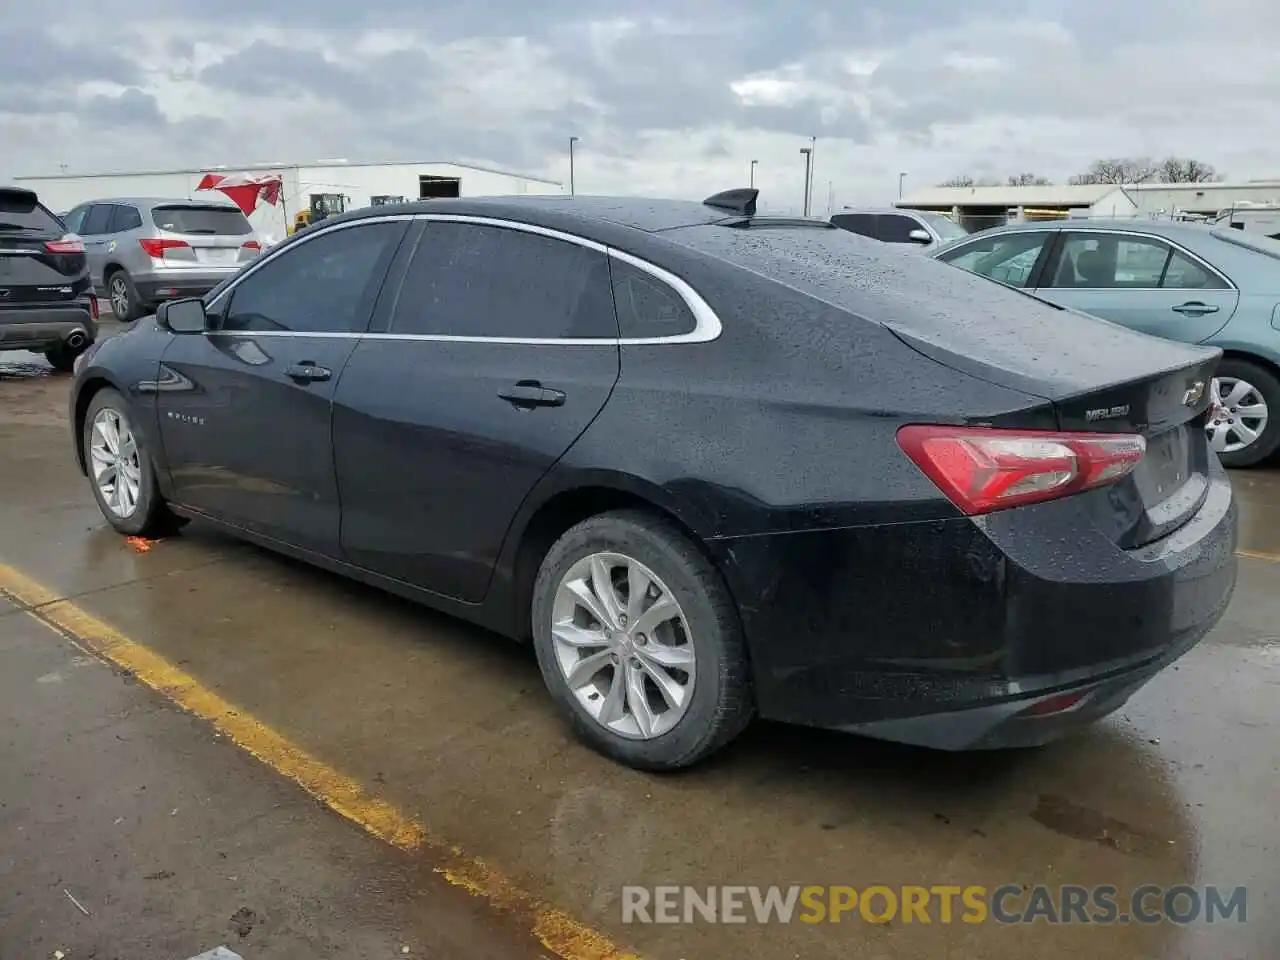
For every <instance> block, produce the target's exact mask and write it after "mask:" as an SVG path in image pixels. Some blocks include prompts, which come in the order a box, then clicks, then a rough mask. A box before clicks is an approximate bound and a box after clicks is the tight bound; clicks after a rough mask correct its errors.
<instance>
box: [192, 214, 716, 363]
mask: <svg viewBox="0 0 1280 960" xmlns="http://www.w3.org/2000/svg"><path fill="white" fill-rule="evenodd" d="M403 220H414V221H419V222H431V221H437V222H445V223H474V224H479V225H481V226H492V227H500V228H502V229H506V230H516V231H519V232H522V233H532V234H537V235H538V236H543V237H549V238H551V239H553V240H563V241H565V242H566V243H572V244H575V245H577V246H580V247H585V248H586V249H588V250H595V251H597V252H599V253H603V254H604V255H605V256H607V257H610V258H611V259H614V260H618V261H620V262H622V263H626V264H629V265H630V266H633V267H635V268H636V269H637V270H640V271H642V272H644V273H647V274H648V275H649V276H651V277H653V278H654V279H656V280H658V281H660V282H662V283H664V284H666V285H667V286H669V287H670V288H671V289H673V290H674V291H675V292H676V294H677V295H678V296H679V297H680V299H681V300H683V301H684V303H685V306H687V307H688V308H689V311H690V313H692V314H693V319H694V326H693V329H692V330H690V331H689V332H688V333H680V334H673V335H671V336H666V337H471V336H453V335H451V334H434V333H431V334H428V333H355V332H337V333H319V332H317V333H311V332H307V331H302V330H209V331H206V332H205V335H206V336H220V337H241V336H245V337H322V338H326V339H342V338H347V337H363V338H366V339H369V340H407V341H423V342H428V343H502V344H526V345H531V346H570V347H572V346H584V347H601V346H608V347H619V346H654V345H666V344H679V343H710V342H711V341H713V340H715V339H717V338H718V337H719V336H720V334H721V333H723V332H724V326H723V324H722V323H721V322H720V318H719V316H717V315H716V312H715V311H714V310H713V309H712V308H711V305H710V304H708V303H707V302H706V300H704V299H703V298H702V297H701V295H699V293H698V292H697V291H696V290H694V289H693V287H692V286H691V285H690V284H689V283H688V282H686V281H685V280H684V279H682V278H681V277H678V276H676V274H674V273H672V272H671V271H669V270H665V269H663V268H662V267H659V266H657V265H656V264H653V263H650V262H649V261H647V260H643V259H641V258H640V257H637V256H634V255H632V254H630V253H627V252H625V251H623V250H618V249H615V248H613V247H610V246H608V245H606V244H603V243H598V242H596V241H595V240H589V239H587V238H586V237H579V236H576V235H574V234H572V233H565V232H564V231H561V230H553V229H551V228H550V227H542V226H538V225H536V224H532V223H520V222H519V221H516V220H504V219H502V218H499V217H484V216H476V215H471V214H461V213H413V214H405V213H401V214H387V215H385V216H373V217H361V218H360V219H358V220H350V221H347V222H345V223H338V224H333V225H332V226H327V227H319V228H316V227H312V228H310V229H308V231H307V233H306V234H304V235H303V236H302V237H301V238H300V239H298V240H296V241H295V242H294V243H291V244H289V245H288V246H285V247H284V248H283V249H281V248H280V247H277V248H275V249H274V250H272V251H271V252H269V253H265V254H262V255H260V256H259V257H258V259H257V261H256V262H255V263H254V264H253V265H252V266H251V267H249V268H248V269H246V270H245V272H244V273H243V274H241V275H240V276H238V277H236V278H235V280H233V281H232V282H231V283H229V284H228V285H227V286H226V287H225V288H224V289H223V290H221V291H219V293H218V295H217V296H216V297H215V298H214V299H213V300H211V301H209V303H208V305H207V309H209V310H213V309H214V307H215V306H216V305H217V303H218V302H219V301H221V300H222V299H223V298H224V297H226V296H228V295H229V294H230V293H231V292H232V291H234V290H235V288H236V287H238V286H239V285H240V284H241V283H243V282H244V281H245V280H247V279H249V277H251V276H253V275H254V274H255V273H256V272H257V271H258V270H260V269H261V268H262V267H263V266H265V265H266V264H268V263H270V262H271V261H272V260H274V259H275V258H276V257H278V256H280V255H281V254H284V253H287V252H288V251H289V250H291V249H292V248H293V247H294V246H295V245H296V244H302V243H309V242H310V241H311V240H314V239H315V238H316V237H320V236H324V235H325V234H327V233H331V232H333V231H335V230H346V229H349V228H352V227H358V226H363V225H365V224H372V223H389V222H395V221H403Z"/></svg>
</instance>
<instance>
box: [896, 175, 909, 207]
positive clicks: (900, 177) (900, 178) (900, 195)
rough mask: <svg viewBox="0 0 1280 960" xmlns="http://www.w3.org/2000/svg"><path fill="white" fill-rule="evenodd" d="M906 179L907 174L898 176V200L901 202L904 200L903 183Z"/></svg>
mask: <svg viewBox="0 0 1280 960" xmlns="http://www.w3.org/2000/svg"><path fill="white" fill-rule="evenodd" d="M905 179H907V175H906V174H905V173H900V174H898V199H899V200H901V199H902V181H903V180H905Z"/></svg>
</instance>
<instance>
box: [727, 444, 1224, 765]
mask: <svg viewBox="0 0 1280 960" xmlns="http://www.w3.org/2000/svg"><path fill="white" fill-rule="evenodd" d="M1236 536H1237V509H1236V504H1235V500H1234V497H1233V495H1232V491H1231V487H1230V483H1229V481H1228V480H1227V478H1226V475H1225V472H1224V471H1223V470H1222V468H1221V467H1220V466H1218V464H1217V462H1216V461H1215V462H1214V464H1213V468H1212V471H1211V476H1210V483H1209V490H1208V493H1207V495H1206V497H1205V499H1204V502H1203V503H1202V505H1201V507H1200V509H1199V511H1198V512H1197V513H1196V515H1195V516H1194V517H1193V518H1192V519H1191V520H1190V521H1188V522H1187V523H1186V524H1184V525H1183V526H1182V527H1180V528H1179V529H1178V530H1176V531H1174V532H1173V533H1172V534H1170V535H1168V536H1167V537H1165V538H1163V539H1161V540H1159V541H1156V542H1154V543H1151V544H1148V545H1147V546H1145V547H1142V548H1139V549H1136V550H1121V549H1119V548H1117V547H1116V546H1115V545H1114V544H1113V543H1112V542H1111V541H1110V540H1109V539H1107V538H1106V536H1105V535H1104V534H1103V532H1102V531H1100V530H1097V529H1096V528H1095V527H1092V526H1091V525H1090V523H1089V520H1088V518H1087V516H1085V515H1084V513H1083V511H1082V510H1081V509H1080V506H1079V504H1073V503H1072V502H1071V499H1070V498H1068V499H1066V500H1062V501H1056V502H1053V503H1047V504H1040V505H1037V506H1034V507H1025V508H1020V509H1017V510H1011V511H1007V512H1005V513H1002V514H993V515H991V516H990V517H987V518H983V519H982V520H980V521H978V522H975V521H973V520H970V519H967V518H957V519H955V520H943V521H937V522H929V523H912V524H900V525H894V526H873V527H862V528H856V529H844V530H828V531H822V532H806V533H795V534H780V535H776V536H764V537H743V538H735V539H732V540H719V541H712V543H711V545H712V547H713V549H714V550H715V552H716V554H717V558H718V560H719V561H720V566H721V569H722V570H724V572H725V574H726V577H727V578H728V580H729V582H730V586H731V589H732V590H733V592H734V594H735V595H736V596H737V597H738V598H739V600H740V603H739V606H740V609H741V611H742V619H743V624H744V627H745V629H746V632H747V639H748V643H749V645H750V654H751V658H752V665H753V668H754V672H755V683H756V693H757V701H758V704H759V708H760V712H761V714H762V715H764V716H766V717H769V718H772V719H777V720H783V721H786V722H792V723H801V724H807V725H811V726H820V727H827V728H833V729H840V730H848V731H854V732H858V733H863V734H866V735H870V736H876V737H882V738H885V739H891V740H901V741H904V742H909V743H916V744H921V745H926V746H933V747H939V748H942V749H966V748H979V747H995V746H1013V745H1019V744H1033V743H1043V742H1046V741H1048V740H1052V739H1055V738H1056V737H1058V736H1061V735H1062V734H1064V733H1066V732H1067V731H1069V730H1072V729H1076V728H1078V727H1080V726H1082V725H1085V724H1087V723H1089V722H1091V721H1093V720H1097V719H1098V718H1100V717H1102V716H1105V715H1106V714H1108V713H1110V712H1111V711H1113V710H1115V709H1116V708H1118V707H1119V706H1120V705H1122V704H1123V703H1124V702H1125V700H1127V699H1128V697H1129V696H1130V695H1132V693H1133V692H1134V691H1135V690H1137V689H1139V688H1140V687H1141V686H1142V685H1143V684H1145V683H1146V682H1147V681H1148V680H1150V679H1151V677H1153V676H1154V675H1155V674H1156V673H1158V672H1159V671H1160V670H1161V669H1163V668H1164V667H1165V666H1167V665H1168V664H1169V663H1171V662H1173V660H1176V659H1177V658H1178V657H1180V656H1182V655H1183V654H1184V653H1185V652H1186V651H1187V650H1189V649H1190V648H1191V647H1192V646H1194V645H1195V644H1196V643H1197V642H1198V641H1199V640H1200V639H1201V638H1203V637H1204V636H1205V634H1207V633H1208V632H1209V630H1211V629H1212V628H1213V626H1214V625H1215V624H1216V623H1217V622H1218V620H1219V619H1220V618H1221V617H1222V614H1223V612H1224V611H1225V610H1226V607H1227V604H1228V602H1229V601H1230V599H1231V595H1232V592H1233V591H1234V588H1235V580H1236V558H1235V546H1236ZM742 598H750V601H749V603H742V602H741V600H742ZM1073 693H1081V694H1083V696H1081V697H1080V698H1078V699H1074V698H1073V697H1071V696H1062V695H1064V694H1073ZM1049 698H1053V699H1052V700H1050V699H1049ZM1059 698H1060V699H1059ZM1046 700H1047V701H1048V702H1047V703H1046V704H1045V705H1044V706H1043V707H1041V708H1040V709H1042V710H1045V711H1046V712H1044V713H1043V714H1040V715H1036V714H1035V713H1034V712H1033V713H1032V714H1031V715H1028V714H1027V711H1029V710H1031V711H1034V710H1036V709H1037V704H1040V703H1041V701H1046Z"/></svg>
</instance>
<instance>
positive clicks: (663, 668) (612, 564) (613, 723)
mask: <svg viewBox="0 0 1280 960" xmlns="http://www.w3.org/2000/svg"><path fill="white" fill-rule="evenodd" d="M551 618H552V623H551V638H552V643H553V647H554V650H555V657H556V662H557V664H558V665H559V667H560V670H561V673H562V675H563V676H564V680H565V683H566V684H567V685H568V687H569V689H570V690H571V691H572V692H573V695H574V696H575V697H576V698H577V700H578V702H579V703H580V704H581V705H582V707H583V708H584V709H585V710H586V712H587V713H588V714H589V715H590V716H591V717H592V718H593V719H595V721H596V722H597V723H599V724H600V725H601V726H603V727H605V728H606V729H607V730H609V731H611V732H612V733H616V734H618V735H619V736H623V737H627V738H629V739H634V740H649V739H652V738H654V737H659V736H662V735H663V734H664V733H667V732H668V731H670V730H671V729H672V728H673V727H674V726H675V725H676V724H677V723H679V722H680V718H681V717H683V716H684V714H685V711H686V710H688V708H689V703H690V701H691V699H692V696H693V684H694V678H695V659H696V658H695V655H694V648H693V642H692V639H691V634H690V631H689V624H688V621H687V620H686V619H685V616H684V611H683V610H682V609H681V607H680V603H679V601H678V600H677V599H676V598H675V596H674V595H673V594H672V592H671V590H670V588H668V587H667V585H666V584H665V583H663V582H662V580H661V579H659V578H658V576H657V575H656V574H655V573H654V572H653V571H652V570H650V569H649V568H648V567H646V566H645V565H644V564H642V563H640V562H639V561H637V560H635V559H633V558H631V557H628V556H625V555H623V554H620V553H594V554H591V555H590V556H587V557H583V558H582V559H581V560H579V561H578V562H576V563H575V564H574V565H573V566H572V567H570V568H569V570H568V571H567V572H566V573H565V575H564V577H563V578H562V579H561V581H560V585H559V587H558V588H557V589H556V594H555V601H554V603H553V604H552V613H551Z"/></svg>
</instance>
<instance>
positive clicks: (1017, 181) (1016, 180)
mask: <svg viewBox="0 0 1280 960" xmlns="http://www.w3.org/2000/svg"><path fill="white" fill-rule="evenodd" d="M1049 184H1050V181H1049V179H1048V178H1047V177H1041V176H1037V175H1036V174H1034V173H1015V174H1013V175H1012V176H1010V177H1009V186H1011V187H1047V186H1049Z"/></svg>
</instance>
